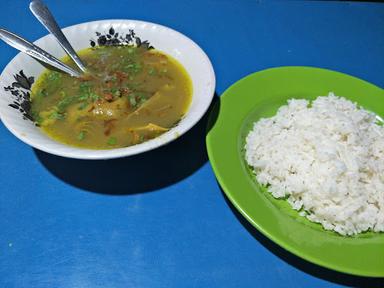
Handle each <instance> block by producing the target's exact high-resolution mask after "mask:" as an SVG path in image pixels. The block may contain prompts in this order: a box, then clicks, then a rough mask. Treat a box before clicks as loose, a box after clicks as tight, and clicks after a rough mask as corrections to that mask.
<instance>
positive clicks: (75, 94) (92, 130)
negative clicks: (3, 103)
mask: <svg viewBox="0 0 384 288" xmlns="http://www.w3.org/2000/svg"><path fill="white" fill-rule="evenodd" d="M79 55H80V57H81V58H82V60H83V61H84V62H85V63H86V66H87V69H88V70H89V71H90V72H89V73H88V74H84V75H83V76H82V77H81V78H74V77H71V76H69V75H67V74H63V73H60V72H56V71H51V70H46V71H45V72H44V73H43V74H42V75H41V76H40V77H39V78H38V80H37V81H36V83H35V84H34V85H33V87H32V94H31V99H32V103H31V105H32V108H31V110H32V115H33V117H34V119H35V121H36V122H37V124H38V125H39V126H40V127H41V129H42V130H43V131H44V132H45V133H46V134H48V135H49V136H50V137H52V138H53V139H55V140H57V141H59V142H62V143H65V144H68V145H72V146H77V147H83V148H90V149H111V148H119V147H126V146H130V145H135V144H139V143H142V142H144V141H147V140H149V139H152V138H155V137H157V136H159V135H161V134H163V133H164V132H166V131H168V130H169V129H171V128H172V127H173V126H175V125H176V124H177V123H178V122H179V121H180V120H181V119H182V117H183V116H184V115H185V113H186V111H187V109H188V106H189V104H190V102H191V98H192V84H191V80H190V78H189V76H188V74H187V72H186V71H185V69H184V68H183V67H182V65H181V64H180V63H178V62H177V61H176V60H175V59H173V58H172V57H171V56H169V55H166V54H164V53H162V52H160V51H157V50H154V49H151V50H148V49H146V48H144V47H134V46H100V47H94V48H88V49H85V50H82V51H80V52H79ZM63 62H65V63H67V64H68V65H71V66H73V65H72V62H71V60H70V59H69V58H68V57H66V58H64V59H63Z"/></svg>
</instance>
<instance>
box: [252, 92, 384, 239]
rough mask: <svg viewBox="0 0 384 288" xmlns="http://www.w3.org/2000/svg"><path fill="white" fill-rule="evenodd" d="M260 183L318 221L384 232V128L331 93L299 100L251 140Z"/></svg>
mask: <svg viewBox="0 0 384 288" xmlns="http://www.w3.org/2000/svg"><path fill="white" fill-rule="evenodd" d="M245 150H246V153H245V156H246V161H247V163H248V164H249V165H250V166H251V167H252V168H253V169H254V172H255V176H256V178H257V181H258V182H259V183H260V184H261V185H265V186H267V189H268V191H269V192H270V193H272V195H273V196H274V197H275V198H287V201H288V202H289V203H290V204H291V206H292V208H293V209H295V210H298V211H300V215H302V216H305V217H307V218H308V219H309V220H310V221H313V222H317V223H321V224H322V225H323V227H324V228H325V229H327V230H334V231H336V232H338V233H340V234H342V235H354V234H357V233H361V232H364V231H368V230H371V231H374V232H383V231H384V127H383V126H382V125H380V124H379V120H378V118H377V117H376V116H375V115H374V114H373V113H371V112H368V111H366V110H364V109H360V108H358V107H357V106H356V104H354V103H352V102H351V101H349V100H346V99H345V98H342V97H337V96H335V95H333V94H332V93H330V94H329V95H328V96H320V97H318V98H317V99H316V100H314V101H313V102H310V101H307V100H296V99H291V100H289V101H288V105H285V106H282V107H281V108H280V109H279V110H278V112H277V114H276V115H275V116H274V117H271V118H267V119H261V120H260V121H258V122H256V123H255V124H254V126H253V129H252V131H250V133H249V134H248V136H247V138H246V145H245Z"/></svg>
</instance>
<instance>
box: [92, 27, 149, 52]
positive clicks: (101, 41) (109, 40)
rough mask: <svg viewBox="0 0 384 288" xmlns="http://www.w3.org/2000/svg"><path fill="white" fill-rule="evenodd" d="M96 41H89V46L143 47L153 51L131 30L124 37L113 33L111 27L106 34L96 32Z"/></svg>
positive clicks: (146, 41)
mask: <svg viewBox="0 0 384 288" xmlns="http://www.w3.org/2000/svg"><path fill="white" fill-rule="evenodd" d="M96 36H97V39H96V40H90V42H91V46H92V47H95V46H96V44H97V45H98V46H118V45H134V46H137V47H144V48H146V49H153V46H151V44H150V43H149V42H148V40H145V41H142V40H141V39H140V37H138V36H137V35H136V33H135V31H133V30H132V29H129V32H128V33H127V34H125V35H121V34H119V33H118V32H116V31H115V29H114V28H113V27H111V28H109V31H108V33H105V34H102V33H100V32H96Z"/></svg>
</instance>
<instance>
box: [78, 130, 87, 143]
mask: <svg viewBox="0 0 384 288" xmlns="http://www.w3.org/2000/svg"><path fill="white" fill-rule="evenodd" d="M85 134H86V132H85V131H80V133H79V134H78V135H77V140H79V141H81V140H84V138H85Z"/></svg>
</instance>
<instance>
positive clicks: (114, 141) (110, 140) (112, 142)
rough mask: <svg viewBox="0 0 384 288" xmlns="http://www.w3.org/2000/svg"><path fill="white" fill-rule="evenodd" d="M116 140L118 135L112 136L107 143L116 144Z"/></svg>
mask: <svg viewBox="0 0 384 288" xmlns="http://www.w3.org/2000/svg"><path fill="white" fill-rule="evenodd" d="M116 142H117V140H116V137H110V138H109V139H108V142H107V144H108V145H116Z"/></svg>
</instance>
